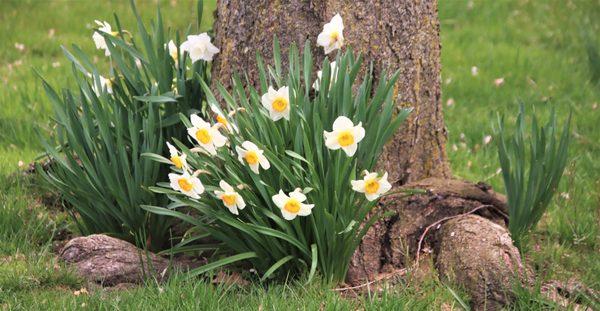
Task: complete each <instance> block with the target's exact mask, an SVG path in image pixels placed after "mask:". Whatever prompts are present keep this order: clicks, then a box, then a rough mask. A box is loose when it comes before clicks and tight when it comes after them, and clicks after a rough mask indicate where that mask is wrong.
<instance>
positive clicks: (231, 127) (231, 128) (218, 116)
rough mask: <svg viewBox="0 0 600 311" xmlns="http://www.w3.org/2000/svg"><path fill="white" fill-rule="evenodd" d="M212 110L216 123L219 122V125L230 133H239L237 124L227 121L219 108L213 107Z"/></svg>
mask: <svg viewBox="0 0 600 311" xmlns="http://www.w3.org/2000/svg"><path fill="white" fill-rule="evenodd" d="M210 110H211V111H212V112H213V113H214V114H215V121H217V123H219V124H220V125H221V126H223V127H224V128H225V129H227V130H228V131H229V132H237V131H238V129H237V127H236V126H235V124H232V123H230V122H229V120H227V117H225V115H224V114H223V113H221V112H220V111H219V109H217V107H215V106H213V105H211V106H210Z"/></svg>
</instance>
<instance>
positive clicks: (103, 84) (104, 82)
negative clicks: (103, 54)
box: [92, 76, 113, 96]
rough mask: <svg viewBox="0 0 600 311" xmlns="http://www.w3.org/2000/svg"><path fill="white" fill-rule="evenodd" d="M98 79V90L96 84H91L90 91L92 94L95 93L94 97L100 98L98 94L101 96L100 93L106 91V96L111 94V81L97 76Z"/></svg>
mask: <svg viewBox="0 0 600 311" xmlns="http://www.w3.org/2000/svg"><path fill="white" fill-rule="evenodd" d="M98 77H99V78H100V89H98V85H97V84H96V82H95V81H93V82H92V91H94V93H96V95H98V96H100V94H102V92H103V91H104V90H105V89H106V93H108V94H112V93H113V89H112V86H113V82H112V80H111V79H107V78H105V77H103V76H98Z"/></svg>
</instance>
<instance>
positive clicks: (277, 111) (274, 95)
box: [261, 86, 290, 121]
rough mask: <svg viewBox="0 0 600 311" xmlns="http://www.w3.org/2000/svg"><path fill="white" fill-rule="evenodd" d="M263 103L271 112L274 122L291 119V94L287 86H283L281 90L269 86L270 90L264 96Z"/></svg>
mask: <svg viewBox="0 0 600 311" xmlns="http://www.w3.org/2000/svg"><path fill="white" fill-rule="evenodd" d="M261 102H262V105H263V106H264V107H265V108H267V110H268V111H269V115H270V116H271V119H273V121H277V120H279V119H281V118H284V119H286V120H289V119H290V92H289V89H288V87H287V86H282V87H281V88H280V89H279V90H275V89H274V88H273V87H271V86H269V90H268V91H267V93H265V94H263V96H262V98H261Z"/></svg>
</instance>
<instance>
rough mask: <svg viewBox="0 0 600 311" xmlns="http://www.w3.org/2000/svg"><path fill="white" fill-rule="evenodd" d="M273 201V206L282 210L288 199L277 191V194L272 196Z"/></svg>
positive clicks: (281, 191)
mask: <svg viewBox="0 0 600 311" xmlns="http://www.w3.org/2000/svg"><path fill="white" fill-rule="evenodd" d="M272 199H273V203H275V205H276V206H277V207H279V208H283V207H284V206H285V203H286V202H287V200H288V199H289V197H288V196H287V195H285V193H284V192H283V190H279V193H278V194H276V195H274V196H273V197H272Z"/></svg>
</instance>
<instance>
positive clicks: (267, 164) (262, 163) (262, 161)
mask: <svg viewBox="0 0 600 311" xmlns="http://www.w3.org/2000/svg"><path fill="white" fill-rule="evenodd" d="M258 163H259V164H260V166H261V167H262V168H263V170H268V169H269V168H270V167H271V163H270V162H269V160H267V157H265V156H264V155H262V154H260V155H259V156H258Z"/></svg>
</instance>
